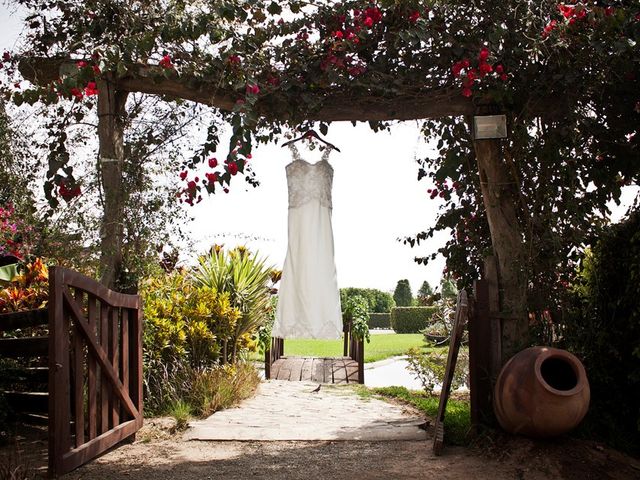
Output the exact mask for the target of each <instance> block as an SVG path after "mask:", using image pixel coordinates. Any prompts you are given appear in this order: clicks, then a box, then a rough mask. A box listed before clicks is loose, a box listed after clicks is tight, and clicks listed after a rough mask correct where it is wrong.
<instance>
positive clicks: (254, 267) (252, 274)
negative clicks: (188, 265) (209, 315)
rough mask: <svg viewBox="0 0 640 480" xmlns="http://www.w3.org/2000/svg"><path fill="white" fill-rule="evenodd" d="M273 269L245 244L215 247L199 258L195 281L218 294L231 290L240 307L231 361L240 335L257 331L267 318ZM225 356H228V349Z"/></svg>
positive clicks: (233, 302) (232, 298) (233, 299)
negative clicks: (241, 245) (230, 248)
mask: <svg viewBox="0 0 640 480" xmlns="http://www.w3.org/2000/svg"><path fill="white" fill-rule="evenodd" d="M272 271H273V267H270V266H267V264H266V260H265V259H263V258H260V257H259V256H258V254H257V253H251V252H249V251H248V250H247V249H246V248H245V247H237V248H234V249H233V250H231V251H229V252H226V251H225V250H224V249H222V248H221V247H218V246H216V247H214V248H212V249H211V253H210V255H203V256H201V257H200V259H199V265H198V268H197V269H196V271H195V272H194V274H193V277H194V280H195V281H196V282H197V283H199V284H200V285H204V286H207V287H210V288H212V289H214V290H215V291H217V292H219V293H223V292H227V293H229V297H230V300H231V305H232V306H234V307H236V308H238V309H239V310H240V318H239V319H238V321H237V322H236V325H235V332H234V338H233V352H232V361H235V360H236V353H237V345H238V340H239V339H240V337H242V336H243V335H246V334H251V333H253V332H255V331H256V330H257V329H258V327H260V326H261V325H262V324H264V322H265V321H266V320H267V319H268V315H269V310H270V308H271V302H270V300H269V298H270V295H271V294H270V288H269V282H270V280H271V275H272ZM223 358H225V359H226V358H228V357H227V353H226V352H224V354H223Z"/></svg>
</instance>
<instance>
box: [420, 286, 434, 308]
mask: <svg viewBox="0 0 640 480" xmlns="http://www.w3.org/2000/svg"><path fill="white" fill-rule="evenodd" d="M417 296H418V303H419V304H420V305H429V303H430V301H431V299H432V297H433V288H431V285H429V282H427V281H426V280H425V281H424V282H422V285H421V286H420V290H418V294H417Z"/></svg>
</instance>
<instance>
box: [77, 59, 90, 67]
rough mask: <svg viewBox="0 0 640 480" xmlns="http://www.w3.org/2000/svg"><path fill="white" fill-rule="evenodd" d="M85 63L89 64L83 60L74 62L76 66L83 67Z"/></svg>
mask: <svg viewBox="0 0 640 480" xmlns="http://www.w3.org/2000/svg"><path fill="white" fill-rule="evenodd" d="M87 65H89V64H88V63H87V62H85V61H84V60H80V61H78V62H76V66H77V67H78V68H85V67H86V66H87Z"/></svg>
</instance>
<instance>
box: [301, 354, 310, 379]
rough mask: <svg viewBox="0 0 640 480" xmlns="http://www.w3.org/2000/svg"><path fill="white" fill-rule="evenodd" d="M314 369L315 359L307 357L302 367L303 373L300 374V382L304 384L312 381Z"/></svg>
mask: <svg viewBox="0 0 640 480" xmlns="http://www.w3.org/2000/svg"><path fill="white" fill-rule="evenodd" d="M312 368H313V358H309V357H306V358H305V359H304V363H303V365H302V371H301V372H300V380H302V381H303V382H310V381H311V373H312V371H313V370H312Z"/></svg>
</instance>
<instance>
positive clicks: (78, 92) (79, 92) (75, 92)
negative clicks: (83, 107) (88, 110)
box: [71, 87, 83, 100]
mask: <svg viewBox="0 0 640 480" xmlns="http://www.w3.org/2000/svg"><path fill="white" fill-rule="evenodd" d="M71 95H73V96H74V97H76V98H77V99H78V100H82V96H83V95H82V90H80V89H79V88H76V87H73V88H72V89H71Z"/></svg>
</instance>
